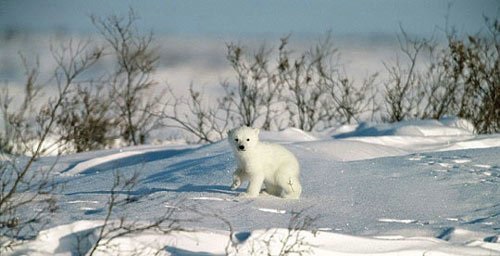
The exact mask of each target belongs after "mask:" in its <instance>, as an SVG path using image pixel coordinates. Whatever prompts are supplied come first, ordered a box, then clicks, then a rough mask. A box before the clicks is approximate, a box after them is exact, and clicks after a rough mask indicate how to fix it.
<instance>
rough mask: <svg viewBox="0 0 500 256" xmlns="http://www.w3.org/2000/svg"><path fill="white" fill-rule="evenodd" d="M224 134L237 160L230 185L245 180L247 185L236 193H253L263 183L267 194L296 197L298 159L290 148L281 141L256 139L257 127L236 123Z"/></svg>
mask: <svg viewBox="0 0 500 256" xmlns="http://www.w3.org/2000/svg"><path fill="white" fill-rule="evenodd" d="M228 135H229V136H228V140H229V143H230V144H231V146H232V148H233V150H234V154H235V156H236V159H237V164H238V166H237V168H236V171H235V172H234V174H233V185H232V186H231V189H233V190H235V189H237V188H239V187H240V186H241V184H242V183H243V182H244V181H246V180H248V181H249V184H248V188H247V190H246V192H244V193H242V194H240V196H243V197H256V196H258V195H259V193H260V190H261V188H262V184H264V185H265V192H267V193H268V194H271V195H275V196H281V197H283V198H293V199H298V198H299V197H300V194H301V192H302V186H301V185H300V181H299V176H300V175H299V162H298V161H297V159H296V158H295V156H294V155H293V154H292V153H291V152H290V151H288V150H287V149H285V148H284V147H283V146H281V145H277V144H269V143H265V142H259V129H253V128H249V127H240V128H236V129H233V130H231V131H229V133H228ZM240 147H241V148H240Z"/></svg>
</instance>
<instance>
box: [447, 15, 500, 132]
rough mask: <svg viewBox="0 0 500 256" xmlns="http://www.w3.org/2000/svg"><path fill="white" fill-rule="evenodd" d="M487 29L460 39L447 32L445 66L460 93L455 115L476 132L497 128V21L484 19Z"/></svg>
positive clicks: (499, 117)
mask: <svg viewBox="0 0 500 256" xmlns="http://www.w3.org/2000/svg"><path fill="white" fill-rule="evenodd" d="M485 24H486V28H487V32H486V33H483V34H476V35H469V36H467V38H466V39H460V38H458V37H457V36H456V35H455V34H453V33H449V34H448V35H447V38H448V50H449V57H448V58H447V59H443V60H442V61H441V64H442V65H443V66H444V67H445V70H446V72H447V73H449V74H450V77H452V78H454V80H453V82H455V83H456V84H457V86H458V87H459V88H458V90H459V92H460V94H461V97H460V102H459V106H458V109H457V110H456V111H457V115H458V116H460V117H463V118H466V119H468V120H471V121H472V123H473V124H474V127H475V128H476V131H477V132H478V133H495V132H499V131H500V20H499V19H495V20H490V19H488V18H485Z"/></svg>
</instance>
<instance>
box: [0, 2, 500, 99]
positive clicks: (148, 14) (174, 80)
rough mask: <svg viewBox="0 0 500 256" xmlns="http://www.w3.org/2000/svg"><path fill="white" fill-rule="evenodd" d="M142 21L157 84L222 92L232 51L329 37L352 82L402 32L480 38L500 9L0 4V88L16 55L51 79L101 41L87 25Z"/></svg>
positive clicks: (479, 5) (15, 79)
mask: <svg viewBox="0 0 500 256" xmlns="http://www.w3.org/2000/svg"><path fill="white" fill-rule="evenodd" d="M130 8H132V9H133V10H135V12H136V13H137V15H138V16H139V18H140V19H139V20H138V22H137V25H138V27H139V29H141V30H143V32H148V31H153V33H154V35H155V38H156V40H155V41H156V43H157V44H158V50H159V52H160V61H159V67H158V72H157V75H158V77H159V78H160V79H161V80H162V81H166V82H168V83H169V84H170V85H171V86H173V87H187V86H188V85H189V84H190V83H191V82H192V83H194V84H197V85H199V86H203V87H206V90H207V91H208V92H209V93H210V92H211V91H212V88H213V90H215V91H214V93H216V91H217V89H218V88H219V86H218V84H219V82H220V81H221V80H225V79H230V78H231V77H232V76H234V75H233V74H232V72H231V70H230V67H229V65H228V63H227V61H226V60H225V54H226V44H227V43H230V42H236V43H242V44H244V45H247V46H249V47H253V46H254V47H255V48H257V47H258V46H259V45H261V44H266V45H268V46H269V47H277V45H278V44H279V38H280V37H284V36H287V35H291V39H290V44H291V45H292V47H291V48H292V49H297V50H298V51H300V50H302V49H307V48H308V47H311V46H312V44H313V43H312V42H315V41H317V40H318V38H321V37H322V36H324V35H325V34H326V33H327V32H331V34H332V36H333V42H334V44H335V46H336V47H337V48H338V49H339V52H340V53H341V55H340V58H341V60H340V62H341V63H342V64H343V65H344V67H345V70H346V72H347V73H349V75H352V76H354V77H356V76H359V77H360V78H361V77H365V76H366V74H370V73H374V72H383V70H384V68H383V65H382V62H384V61H390V60H391V58H393V57H394V50H395V48H396V49H397V47H398V45H397V41H396V35H397V34H398V33H399V32H400V29H401V28H404V30H405V31H406V32H407V33H408V34H410V35H414V36H421V37H431V36H433V35H436V34H439V33H437V32H438V31H439V30H443V29H445V27H446V26H453V27H454V28H456V29H457V30H458V31H460V32H464V33H476V32H478V31H481V30H482V29H483V27H484V20H483V16H489V17H496V16H498V13H499V10H500V9H499V8H500V1H498V0H474V1H470V0H454V1H453V0H417V1H415V0H376V1H374V0H355V1H352V0H336V1H325V0H320V1H303V0H302V1H297V0H276V1H267V0H256V1H235V0H203V1H193V0H161V1H160V0H154V1H123V0H108V1H100V0H86V1H73V0H71V1H68V0H50V1H38V0H0V81H1V83H0V84H1V86H5V84H6V83H8V84H9V85H11V86H14V87H15V85H16V84H18V83H20V79H21V80H22V77H23V72H24V71H23V69H22V66H21V62H20V61H19V52H22V53H23V54H24V55H26V56H28V60H29V59H34V58H35V56H39V58H40V63H41V64H42V65H41V66H42V72H43V70H46V71H48V70H51V62H50V56H49V54H48V50H49V46H50V44H55V42H57V41H58V40H68V38H75V37H76V38H86V37H89V36H90V37H92V36H93V34H95V33H96V32H97V30H96V29H95V27H94V25H93V24H92V22H91V21H90V16H91V15H95V16H99V17H106V16H109V15H118V16H126V14H127V13H128V11H129V9H130Z"/></svg>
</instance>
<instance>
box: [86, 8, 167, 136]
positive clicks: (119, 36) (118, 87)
mask: <svg viewBox="0 0 500 256" xmlns="http://www.w3.org/2000/svg"><path fill="white" fill-rule="evenodd" d="M137 19H138V17H137V15H136V14H135V13H134V11H133V10H130V11H129V14H128V16H127V17H118V16H109V17H107V18H98V17H94V16H93V17H92V22H93V23H94V25H95V27H96V28H97V29H98V31H99V32H100V34H101V35H102V37H103V38H104V39H105V41H106V42H107V47H109V49H111V53H110V54H111V55H112V56H113V58H114V59H115V70H114V71H113V72H112V73H111V74H110V76H109V78H108V81H107V83H108V86H109V87H111V89H110V93H111V96H110V98H111V99H112V100H113V105H112V109H113V112H114V115H115V116H116V117H117V120H118V121H119V123H118V125H119V127H120V130H121V132H120V134H121V136H122V138H123V139H124V140H125V141H126V142H127V143H128V144H129V145H139V144H144V143H145V141H146V139H147V137H148V135H149V133H150V132H151V131H152V130H153V129H155V128H157V126H156V125H157V115H155V113H156V111H157V110H159V109H160V102H161V95H162V94H161V93H160V94H158V93H155V89H156V85H157V82H156V81H155V80H154V79H153V77H152V76H153V73H154V72H155V70H156V66H157V62H158V58H159V57H158V54H157V53H156V51H155V49H154V45H153V40H154V37H153V34H152V33H149V34H145V35H143V34H141V33H140V32H139V31H138V29H137V27H136V21H137ZM152 95H160V96H152Z"/></svg>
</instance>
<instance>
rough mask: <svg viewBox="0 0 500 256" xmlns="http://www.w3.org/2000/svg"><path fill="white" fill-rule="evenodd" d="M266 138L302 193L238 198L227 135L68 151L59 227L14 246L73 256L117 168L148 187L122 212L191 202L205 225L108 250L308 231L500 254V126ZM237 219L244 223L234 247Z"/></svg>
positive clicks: (137, 190)
mask: <svg viewBox="0 0 500 256" xmlns="http://www.w3.org/2000/svg"><path fill="white" fill-rule="evenodd" d="M261 138H262V139H263V140H268V141H275V142H277V143H283V144H284V146H285V147H287V148H288V149H290V150H291V151H292V152H294V153H295V154H296V155H297V157H298V159H299V162H300V164H301V168H302V172H301V179H302V185H303V188H304V191H303V195H302V198H301V199H300V200H283V199H280V198H276V197H272V196H268V195H262V196H260V197H259V198H256V199H242V198H238V197H237V193H239V192H241V191H243V190H239V191H231V190H230V189H229V187H230V184H231V175H232V172H233V170H234V168H235V162H234V158H233V156H232V152H231V150H230V148H229V145H228V143H227V142H226V141H221V142H218V143H215V144H211V145H203V146H198V147H192V146H189V147H188V146H185V147H183V146H175V147H173V146H171V147H169V146H165V147H159V146H154V147H153V146H151V147H136V148H127V149H123V150H121V151H117V150H114V151H100V152H89V153H85V154H78V155H71V156H65V157H62V158H60V159H59V160H58V163H57V165H56V167H55V171H56V172H57V174H56V175H55V176H54V178H55V179H56V181H57V182H60V183H64V184H65V186H64V187H65V189H64V190H63V191H62V192H61V193H60V194H59V195H58V200H59V201H58V205H59V207H60V211H59V212H57V213H56V216H55V217H54V219H53V222H52V223H51V226H52V228H50V229H47V230H45V231H43V232H42V233H41V234H40V235H39V236H38V237H37V239H35V240H34V241H30V242H27V243H25V244H24V245H22V246H20V247H18V248H17V249H16V250H15V251H13V252H11V254H12V255H21V254H30V255H36V254H39V255H52V254H54V253H60V254H68V255H70V254H71V253H74V252H75V250H74V247H72V244H75V243H76V241H80V240H81V236H82V234H87V236H86V239H90V240H89V241H93V240H92V239H93V237H94V235H95V234H96V232H95V229H96V227H99V225H101V224H102V221H103V219H104V218H105V216H106V209H107V208H106V204H107V202H108V199H109V196H110V190H111V187H112V184H113V181H114V178H113V177H114V175H116V173H119V174H120V175H123V176H124V177H126V176H132V175H133V174H134V173H138V174H139V178H138V179H137V185H136V186H135V187H134V188H133V189H132V190H131V191H121V193H127V194H128V195H129V196H131V197H133V199H134V200H132V201H131V203H128V204H127V205H125V206H121V207H120V208H119V211H120V214H119V215H120V216H126V217H127V218H128V219H130V220H136V221H141V222H147V221H152V220H154V219H155V218H156V217H159V216H161V215H162V214H164V213H165V212H166V211H167V210H168V209H172V208H180V211H179V216H178V217H182V218H188V219H191V218H195V219H196V221H194V222H189V223H182V225H183V226H184V227H185V228H189V229H191V230H194V232H174V233H171V234H169V235H163V234H159V233H155V232H153V231H148V232H146V233H141V234H134V235H131V236H128V237H123V238H120V239H117V240H114V241H113V242H112V243H113V244H114V245H115V246H111V247H109V248H113V250H112V251H107V252H106V253H111V252H113V253H115V254H118V255H123V254H132V253H131V252H138V251H139V252H142V253H143V254H144V255H148V254H149V253H151V252H152V250H154V249H161V252H162V253H164V254H167V255H168V254H171V255H221V254H225V253H227V252H230V253H234V254H236V250H238V253H237V255H249V254H251V252H254V253H256V252H259V251H266V250H268V249H270V250H271V252H272V253H275V254H277V253H279V250H280V249H282V248H283V242H280V241H283V240H284V239H283V238H286V237H288V238H291V239H288V240H289V241H294V239H296V238H300V239H299V240H300V241H302V242H303V243H302V244H303V246H305V247H303V248H302V247H301V248H302V249H304V250H309V249H310V250H312V251H311V252H312V253H313V254H316V255H373V254H377V255H500V243H498V241H499V239H498V237H499V230H500V220H499V218H500V217H499V216H500V191H499V189H498V188H499V186H498V185H499V182H500V159H499V156H500V135H499V134H496V135H488V136H478V135H474V134H473V132H472V130H471V129H470V126H469V125H468V124H467V123H466V122H464V121H462V120H458V119H449V120H441V121H418V122H417V121H415V122H403V123H397V124H383V125H366V124H365V125H360V126H357V127H350V128H348V127H342V128H339V129H338V130H336V131H325V132H324V133H321V134H308V133H305V132H303V131H300V130H295V129H289V130H285V131H283V132H263V133H262V135H261ZM52 161H53V158H49V157H47V158H44V159H42V160H41V161H39V162H38V163H37V164H39V165H49V164H50V163H52ZM187 209H189V210H187ZM297 211H302V214H301V215H300V216H301V217H303V218H305V217H311V218H316V217H317V219H315V220H314V222H313V225H311V226H314V227H315V228H316V230H319V232H317V233H311V232H309V231H290V230H289V229H287V227H288V225H289V223H290V220H291V217H292V216H296V215H294V213H295V212H297ZM200 212H201V213H203V214H200ZM222 220H224V221H226V222H224V221H222ZM227 223H230V224H231V226H232V228H233V231H234V237H233V239H232V241H233V242H234V243H233V246H232V247H231V248H229V249H227V248H226V245H228V241H229V229H228V226H227ZM311 226H309V227H311ZM291 232H295V233H292V234H291ZM88 234H93V235H88ZM290 234H291V235H290ZM302 238H303V239H302ZM79 239H80V240H79ZM80 242H81V241H80ZM109 248H108V249H109ZM131 248H133V249H135V250H130V249H131ZM84 249H85V248H84ZM87 249H88V248H87ZM226 249H227V250H226ZM302 249H300V250H302ZM127 250H128V251H127ZM84 251H85V250H84ZM102 253H104V252H102Z"/></svg>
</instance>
